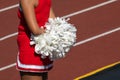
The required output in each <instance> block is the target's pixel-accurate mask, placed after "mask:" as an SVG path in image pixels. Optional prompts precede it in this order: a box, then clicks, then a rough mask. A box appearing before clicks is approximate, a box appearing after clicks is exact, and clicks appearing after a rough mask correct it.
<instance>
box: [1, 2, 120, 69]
mask: <svg viewBox="0 0 120 80" xmlns="http://www.w3.org/2000/svg"><path fill="white" fill-rule="evenodd" d="M110 1H113V2H114V1H117V0H110ZM106 5H107V4H106ZM91 10H92V9H91ZM82 13H83V12H82ZM79 14H80V13H79ZM76 15H77V14H76ZM72 16H73V15H72ZM64 18H66V17H65V16H64ZM118 30H120V27H118V28H116V29H113V30H111V31H108V32H105V33H103V34H102V35H104V36H105V34H106V33H107V34H106V35H108V33H109V34H111V33H113V32H116V31H118ZM15 35H17V34H15ZM100 35H101V34H100ZM100 35H98V36H99V37H97V36H96V37H97V38H100V37H102V36H100ZM11 37H12V36H11ZM96 37H95V36H94V37H91V38H88V39H86V40H83V41H80V42H78V43H76V44H75V45H74V46H77V45H81V44H83V43H86V42H89V41H91V40H92V39H93V40H95V39H97V38H96ZM4 39H7V38H4ZM0 40H1V38H0ZM15 65H16V63H13V64H10V65H7V66H4V67H1V68H0V71H3V70H6V69H8V68H11V67H14V66H15Z"/></svg>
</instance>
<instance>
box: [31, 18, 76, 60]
mask: <svg viewBox="0 0 120 80" xmlns="http://www.w3.org/2000/svg"><path fill="white" fill-rule="evenodd" d="M67 21H68V19H67V20H65V19H62V18H59V17H57V18H55V19H52V18H49V20H48V22H47V23H46V24H45V27H46V33H44V34H41V35H39V36H33V35H31V39H32V40H31V42H30V45H33V44H35V52H36V53H37V54H41V55H42V56H41V57H42V58H45V57H46V56H49V58H50V59H51V60H56V59H59V58H63V57H65V55H66V53H67V52H68V51H69V50H70V48H71V46H73V45H74V43H75V41H76V31H77V29H76V28H75V26H74V25H72V24H70V23H68V22H67Z"/></svg>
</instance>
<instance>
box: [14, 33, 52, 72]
mask: <svg viewBox="0 0 120 80" xmlns="http://www.w3.org/2000/svg"><path fill="white" fill-rule="evenodd" d="M17 43H18V49H19V53H18V56H17V66H16V67H17V69H18V70H19V71H25V72H47V71H49V70H50V69H51V68H52V67H53V64H52V63H53V61H51V60H50V59H49V58H48V57H47V58H45V59H42V58H41V56H40V55H38V54H36V53H35V52H34V46H31V45H30V36H29V35H27V34H26V33H25V32H19V34H18V37H17Z"/></svg>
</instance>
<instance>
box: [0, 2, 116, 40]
mask: <svg viewBox="0 0 120 80" xmlns="http://www.w3.org/2000/svg"><path fill="white" fill-rule="evenodd" d="M115 1H117V0H109V1H106V2H103V3H101V4H98V5H95V6H92V7H89V8H86V9H83V10H80V11H77V12H74V13H71V14H68V15H66V16H63V17H62V18H67V17H72V16H75V15H78V14H81V13H84V12H87V11H90V10H93V9H96V8H98V7H101V6H105V5H107V4H110V3H112V2H115ZM17 5H18V4H17ZM10 8H11V7H10ZM16 35H17V32H16V33H13V34H9V35H7V36H4V37H1V38H0V41H3V40H5V39H7V38H10V37H13V36H16Z"/></svg>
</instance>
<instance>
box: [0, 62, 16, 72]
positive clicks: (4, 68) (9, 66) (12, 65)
mask: <svg viewBox="0 0 120 80" xmlns="http://www.w3.org/2000/svg"><path fill="white" fill-rule="evenodd" d="M15 65H16V63H13V64H10V65H7V66H5V67H2V68H0V71H3V70H6V69H8V68H11V67H14V66H15Z"/></svg>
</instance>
